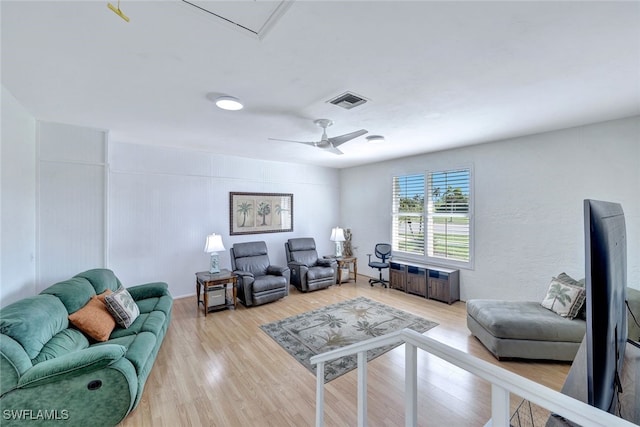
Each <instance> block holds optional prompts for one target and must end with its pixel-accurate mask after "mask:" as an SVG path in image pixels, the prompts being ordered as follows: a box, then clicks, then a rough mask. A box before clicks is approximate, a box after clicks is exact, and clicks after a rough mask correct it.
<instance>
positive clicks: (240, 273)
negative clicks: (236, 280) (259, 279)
mask: <svg viewBox="0 0 640 427" xmlns="http://www.w3.org/2000/svg"><path fill="white" fill-rule="evenodd" d="M233 274H235V275H236V276H238V277H240V278H241V279H243V280H244V279H245V278H247V279H249V278H251V279H255V276H254V275H253V273H250V272H248V271H244V270H234V271H233Z"/></svg>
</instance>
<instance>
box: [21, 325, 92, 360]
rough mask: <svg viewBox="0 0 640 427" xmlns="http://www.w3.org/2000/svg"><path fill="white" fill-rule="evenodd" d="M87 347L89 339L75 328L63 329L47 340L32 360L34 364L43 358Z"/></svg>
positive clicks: (52, 357)
mask: <svg viewBox="0 0 640 427" xmlns="http://www.w3.org/2000/svg"><path fill="white" fill-rule="evenodd" d="M87 347H89V340H87V337H85V336H84V335H83V334H82V332H80V331H78V330H76V329H70V328H69V329H64V330H62V331H60V332H58V333H57V334H56V335H54V336H53V338H51V339H50V340H49V342H47V343H46V344H45V345H44V347H43V348H42V351H41V352H40V354H38V356H37V357H36V358H35V359H33V360H32V362H33V364H34V365H36V364H38V363H40V362H44V361H45V360H49V359H55V358H56V357H59V356H63V355H65V354H68V353H73V352H74V351H78V350H82V349H84V348H87Z"/></svg>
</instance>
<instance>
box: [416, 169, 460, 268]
mask: <svg viewBox="0 0 640 427" xmlns="http://www.w3.org/2000/svg"><path fill="white" fill-rule="evenodd" d="M427 201H428V202H427V257H428V258H437V259H439V260H443V259H445V260H453V261H461V262H470V222H471V221H470V220H471V208H470V203H471V171H470V169H459V170H450V171H441V172H429V173H428V174H427Z"/></svg>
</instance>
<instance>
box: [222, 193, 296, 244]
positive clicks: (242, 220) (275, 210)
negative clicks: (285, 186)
mask: <svg viewBox="0 0 640 427" xmlns="http://www.w3.org/2000/svg"><path fill="white" fill-rule="evenodd" d="M285 231H293V194H290V193H237V192H231V193H229V233H230V234H231V235H238V234H258V233H280V232H285Z"/></svg>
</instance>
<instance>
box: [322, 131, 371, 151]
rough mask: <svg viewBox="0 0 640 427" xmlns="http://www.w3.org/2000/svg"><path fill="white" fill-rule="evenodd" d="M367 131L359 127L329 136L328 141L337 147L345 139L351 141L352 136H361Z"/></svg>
mask: <svg viewBox="0 0 640 427" xmlns="http://www.w3.org/2000/svg"><path fill="white" fill-rule="evenodd" d="M367 132H368V131H367V130H364V129H360V130H357V131H355V132H351V133H345V134H344V135H340V136H334V137H332V138H329V142H331V144H333V146H334V147H337V146H339V145H341V144H344V143H345V142H347V141H351V140H352V139H354V138H357V137H359V136H362V135H364V134H365V133H367Z"/></svg>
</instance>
